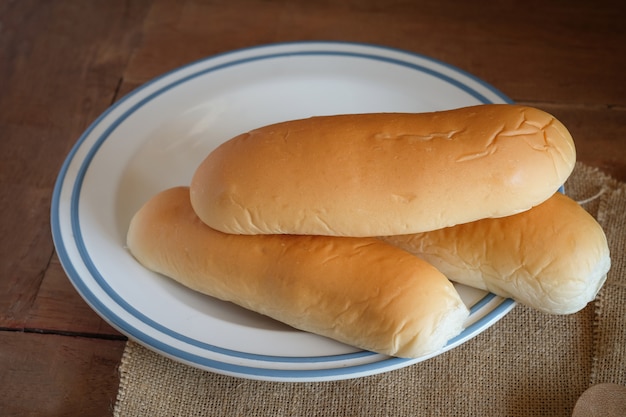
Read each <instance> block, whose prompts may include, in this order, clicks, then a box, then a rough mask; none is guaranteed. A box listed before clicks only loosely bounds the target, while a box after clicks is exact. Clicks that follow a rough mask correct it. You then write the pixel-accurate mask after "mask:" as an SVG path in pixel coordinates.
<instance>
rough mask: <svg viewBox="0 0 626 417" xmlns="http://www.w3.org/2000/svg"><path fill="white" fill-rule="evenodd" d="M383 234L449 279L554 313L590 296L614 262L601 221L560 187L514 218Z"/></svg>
mask: <svg viewBox="0 0 626 417" xmlns="http://www.w3.org/2000/svg"><path fill="white" fill-rule="evenodd" d="M382 239H383V240H384V241H386V242H388V243H391V244H393V245H396V246H398V247H400V248H402V249H405V250H407V251H409V252H411V253H413V254H415V255H417V256H419V257H420V258H422V259H425V260H427V261H428V262H429V263H432V264H433V265H434V266H436V267H437V268H438V269H439V270H440V271H442V272H443V273H444V274H445V275H446V276H447V277H448V278H449V279H451V280H452V281H456V282H458V283H462V284H466V285H469V286H472V287H476V288H481V289H484V290H488V291H491V292H493V293H495V294H498V295H501V296H503V297H511V298H513V299H515V300H517V301H519V302H521V303H523V304H526V305H528V306H530V307H533V308H536V309H538V310H541V311H544V312H547V313H554V314H569V313H574V312H576V311H579V310H580V309H582V308H583V307H585V305H587V303H588V302H590V301H592V300H593V299H594V297H595V296H596V294H597V292H598V290H599V289H600V287H601V286H602V284H603V283H604V281H605V279H606V273H607V271H608V270H609V268H610V265H611V260H610V254H609V248H608V245H607V241H606V236H605V234H604V231H603V230H602V228H601V226H600V225H599V224H598V223H597V222H596V220H595V219H594V218H593V217H592V216H591V215H590V214H589V213H587V212H586V211H585V210H584V209H583V208H582V207H581V206H580V205H578V204H577V203H576V202H575V201H574V200H572V199H571V198H569V197H567V196H565V195H563V194H561V193H556V194H555V195H553V196H552V197H551V198H550V199H548V200H547V201H545V202H544V203H542V204H540V205H538V206H537V207H534V208H532V209H530V210H528V211H526V212H523V213H519V214H516V215H514V216H509V217H503V218H499V219H484V220H479V221H476V222H471V223H467V224H462V225H457V226H454V227H449V228H446V229H441V230H435V231H431V232H425V233H418V234H411V235H403V236H387V237H384V238H382Z"/></svg>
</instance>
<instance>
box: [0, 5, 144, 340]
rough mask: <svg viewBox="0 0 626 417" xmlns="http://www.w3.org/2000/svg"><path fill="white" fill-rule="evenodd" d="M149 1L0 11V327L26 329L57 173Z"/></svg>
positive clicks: (109, 90)
mask: <svg viewBox="0 0 626 417" xmlns="http://www.w3.org/2000/svg"><path fill="white" fill-rule="evenodd" d="M150 3H151V1H149V0H136V1H131V2H125V1H121V0H116V1H89V2H71V1H59V2H39V1H32V0H24V1H20V2H1V3H0V16H2V22H1V24H2V26H1V27H0V32H1V34H0V83H1V88H0V91H1V94H0V132H2V140H0V203H1V204H0V218H2V219H3V222H2V224H1V225H0V232H1V233H2V235H3V236H5V237H8V238H5V239H3V240H2V243H0V249H1V250H0V327H14V328H20V327H22V326H24V325H25V320H26V318H27V316H28V314H29V310H30V308H31V307H32V306H33V303H34V302H35V300H36V298H37V295H38V293H39V289H40V285H41V284H42V282H43V281H44V280H45V277H46V275H45V271H46V268H47V267H48V265H49V262H50V260H51V258H52V255H53V245H52V239H51V233H50V224H49V213H50V201H51V196H52V189H53V185H54V181H55V178H56V175H57V173H58V171H59V168H60V167H61V164H62V162H63V160H64V158H65V157H66V155H67V153H68V151H69V149H70V148H71V147H72V146H73V144H74V142H75V141H76V140H77V139H78V137H79V136H80V134H81V132H82V131H83V130H84V129H85V128H86V127H87V125H88V124H89V123H91V122H92V121H93V120H94V119H95V118H96V117H97V116H98V115H99V114H100V113H101V112H102V111H104V110H105V109H106V108H107V107H108V106H109V105H110V104H111V102H112V100H113V99H114V97H115V96H116V90H117V87H118V86H119V83H120V79H121V76H122V72H123V69H124V67H125V66H126V63H127V61H128V59H129V57H130V55H131V53H132V51H133V50H134V48H135V46H136V44H137V43H138V41H139V39H140V34H141V22H142V20H143V18H144V16H145V14H146V13H147V10H148V8H149V6H150ZM51 16H54V17H53V18H51ZM39 305H40V306H41V303H39Z"/></svg>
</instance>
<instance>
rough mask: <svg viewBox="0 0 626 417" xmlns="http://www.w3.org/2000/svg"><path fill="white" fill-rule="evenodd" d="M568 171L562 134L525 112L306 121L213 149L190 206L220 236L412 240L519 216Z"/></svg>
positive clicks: (512, 108)
mask: <svg viewBox="0 0 626 417" xmlns="http://www.w3.org/2000/svg"><path fill="white" fill-rule="evenodd" d="M575 159H576V154H575V149H574V143H573V141H572V138H571V136H570V134H569V132H568V131H567V129H566V128H565V127H564V126H563V125H562V124H561V123H560V122H559V121H558V120H556V119H555V118H554V117H552V116H551V115H549V114H547V113H545V112H543V111H540V110H537V109H534V108H529V107H523V106H516V105H507V104H493V105H481V106H473V107H466V108H462V109H456V110H450V111H440V112H433V113H419V114H399V113H379V114H360V115H338V116H323V117H313V118H309V119H304V120H295V121H289V122H285V123H278V124H274V125H271V126H266V127H263V128H260V129H257V130H253V131H251V132H248V133H244V134H242V135H240V136H237V137H235V138H233V139H231V140H229V141H227V142H225V143H223V144H222V145H220V146H219V147H218V148H217V149H215V150H214V151H213V152H211V153H210V154H209V155H208V156H207V157H206V159H205V160H204V161H203V162H202V163H201V164H200V165H199V167H198V168H197V170H196V172H195V174H194V176H193V179H192V182H191V201H192V205H193V207H194V209H195V211H196V213H197V214H198V216H199V217H200V218H201V219H202V220H203V221H204V222H205V223H206V224H208V225H209V226H211V227H212V228H214V229H217V230H220V231H223V232H226V233H237V234H272V233H286V234H310V235H332V236H381V235H392V234H407V233H417V232H423V231H429V230H435V229H440V228H443V227H447V226H453V225H455V224H459V223H466V222H470V221H474V220H478V219H481V218H487V217H502V216H508V215H511V214H514V213H518V212H521V211H524V210H527V209H529V208H530V207H532V206H534V205H537V204H539V203H541V202H543V201H544V200H546V199H547V198H549V197H550V196H551V195H552V194H553V193H554V192H555V191H556V190H557V189H558V188H559V186H560V185H562V184H563V183H564V182H565V180H566V179H567V177H568V176H569V175H570V173H571V171H572V169H573V167H574V163H575Z"/></svg>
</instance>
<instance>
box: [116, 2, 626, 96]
mask: <svg viewBox="0 0 626 417" xmlns="http://www.w3.org/2000/svg"><path fill="white" fill-rule="evenodd" d="M382 4H383V3H380V2H357V1H354V2H352V1H351V2H322V3H320V2H304V1H296V2H289V1H267V2H260V1H254V0H242V1H238V2H232V1H228V0H218V1H213V2H211V3H205V2H200V1H191V0H190V1H186V2H184V3H183V2H176V3H173V2H167V1H157V2H155V7H154V8H153V9H152V11H151V13H150V14H149V16H148V17H147V19H146V25H145V35H144V38H143V42H142V45H141V47H140V48H139V49H138V51H137V53H136V54H135V55H134V57H133V59H132V61H131V62H130V65H129V68H128V69H127V71H126V73H125V79H127V80H128V81H132V82H135V83H140V82H145V81H147V80H148V79H151V78H152V77H155V76H157V75H159V74H161V73H163V72H165V71H168V70H171V69H173V68H175V67H178V66H180V65H183V64H186V63H188V62H191V61H193V60H196V59H200V58H203V57H206V56H210V55H213V54H215V53H218V52H224V51H228V50H231V49H236V48H242V47H248V46H253V45H258V44H264V43H269V42H276V41H292V40H293V41H296V40H341V41H357V42H370V43H375V44H382V45H386V46H391V47H397V48H403V49H407V50H410V51H413V52H416V53H421V54H425V55H428V56H431V57H433V58H436V59H440V60H443V61H445V62H448V63H450V64H452V65H456V66H458V67H460V68H461V69H464V70H466V71H469V72H471V73H473V74H475V75H477V76H478V77H481V78H483V79H484V80H486V81H487V82H489V83H491V84H493V85H495V86H496V87H497V88H499V89H500V90H502V91H503V92H504V93H505V94H507V95H509V96H510V97H512V98H513V99H515V100H523V101H542V102H568V103H576V104H611V105H626V83H624V76H623V68H625V67H626V54H624V53H623V45H624V44H626V30H625V29H624V25H623V18H624V11H623V6H621V4H620V2H617V1H602V2H598V3H595V4H594V7H592V8H589V7H588V5H587V3H586V2H582V1H573V2H568V7H567V8H563V7H562V6H561V5H560V4H556V3H546V2H541V1H538V0H535V1H531V2H530V3H528V2H526V3H525V4H524V6H523V7H520V6H519V4H517V3H515V2H498V3H497V4H491V5H489V6H485V5H481V7H476V5H475V4H474V3H472V2H464V1H458V2H439V1H426V2H404V1H395V2H385V3H384V7H383V6H382ZM218 40H219V41H218ZM163 50H167V51H168V53H167V54H162V53H161V52H160V51H163ZM598 74H602V77H598Z"/></svg>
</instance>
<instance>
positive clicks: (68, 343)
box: [0, 332, 124, 416]
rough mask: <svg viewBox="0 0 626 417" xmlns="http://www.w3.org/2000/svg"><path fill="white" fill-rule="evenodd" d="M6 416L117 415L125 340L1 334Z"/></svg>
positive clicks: (0, 380) (0, 406)
mask: <svg viewBox="0 0 626 417" xmlns="http://www.w3.org/2000/svg"><path fill="white" fill-rule="evenodd" d="M0 346H2V348H0V369H2V372H0V387H2V395H0V410H1V411H0V414H1V415H3V416H107V415H112V408H113V404H114V403H115V395H116V392H117V387H118V384H119V374H118V366H119V362H120V359H121V355H122V352H123V349H124V342H123V341H117V340H113V341H111V340H97V339H87V338H80V337H68V336H55V335H42V334H32V333H21V332H0Z"/></svg>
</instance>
